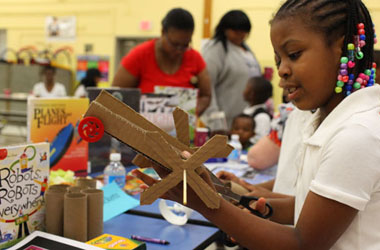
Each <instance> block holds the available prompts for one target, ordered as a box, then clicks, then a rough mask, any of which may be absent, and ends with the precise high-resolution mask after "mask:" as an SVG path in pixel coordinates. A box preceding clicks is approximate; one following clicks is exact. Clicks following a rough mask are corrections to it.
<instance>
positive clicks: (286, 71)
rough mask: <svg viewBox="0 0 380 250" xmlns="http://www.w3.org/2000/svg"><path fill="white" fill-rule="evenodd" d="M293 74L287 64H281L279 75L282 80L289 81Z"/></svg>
mask: <svg viewBox="0 0 380 250" xmlns="http://www.w3.org/2000/svg"><path fill="white" fill-rule="evenodd" d="M290 74H291V69H290V67H289V66H288V65H286V64H285V63H281V64H280V66H279V67H278V75H279V76H280V78H281V79H287V78H288V77H289V76H290Z"/></svg>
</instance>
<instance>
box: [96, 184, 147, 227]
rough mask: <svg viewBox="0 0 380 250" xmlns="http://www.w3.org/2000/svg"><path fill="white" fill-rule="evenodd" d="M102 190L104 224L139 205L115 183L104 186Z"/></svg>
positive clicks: (138, 202)
mask: <svg viewBox="0 0 380 250" xmlns="http://www.w3.org/2000/svg"><path fill="white" fill-rule="evenodd" d="M102 189H103V192H104V207H103V221H104V222H105V221H107V220H109V219H111V218H113V217H115V216H117V215H119V214H122V213H124V212H125V211H127V210H129V209H131V208H134V207H137V206H139V205H140V201H139V200H137V199H135V198H133V197H132V196H129V195H127V194H126V193H125V192H124V191H123V190H121V189H120V188H119V186H118V185H117V184H116V183H115V182H112V183H111V184H108V185H106V186H104V187H103V188H102Z"/></svg>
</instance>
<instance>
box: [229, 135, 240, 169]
mask: <svg viewBox="0 0 380 250" xmlns="http://www.w3.org/2000/svg"><path fill="white" fill-rule="evenodd" d="M229 144H230V145H231V146H232V147H233V148H234V149H233V150H232V152H231V153H230V155H229V156H228V160H229V161H232V162H240V155H241V150H242V148H243V146H242V145H241V143H240V141H239V135H235V134H233V135H231V141H230V142H229Z"/></svg>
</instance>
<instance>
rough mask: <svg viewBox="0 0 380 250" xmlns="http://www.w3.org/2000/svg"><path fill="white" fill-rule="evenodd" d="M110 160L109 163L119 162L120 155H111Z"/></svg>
mask: <svg viewBox="0 0 380 250" xmlns="http://www.w3.org/2000/svg"><path fill="white" fill-rule="evenodd" d="M110 160H111V161H120V160H121V155H120V153H111V154H110Z"/></svg>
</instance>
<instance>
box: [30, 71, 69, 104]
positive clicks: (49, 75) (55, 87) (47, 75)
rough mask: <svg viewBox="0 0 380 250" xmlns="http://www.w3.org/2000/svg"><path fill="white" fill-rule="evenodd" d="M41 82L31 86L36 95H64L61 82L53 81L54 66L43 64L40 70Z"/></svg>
mask: <svg viewBox="0 0 380 250" xmlns="http://www.w3.org/2000/svg"><path fill="white" fill-rule="evenodd" d="M41 74H42V77H43V82H39V83H36V84H35V85H34V86H33V95H34V96H36V97H64V96H66V95H67V94H66V89H65V86H64V85H63V84H62V83H58V82H55V79H54V77H55V68H54V67H53V66H50V65H48V66H45V67H44V68H43V70H42V72H41Z"/></svg>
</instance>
